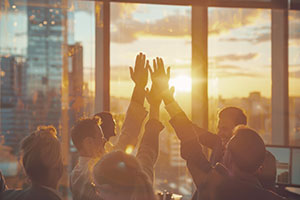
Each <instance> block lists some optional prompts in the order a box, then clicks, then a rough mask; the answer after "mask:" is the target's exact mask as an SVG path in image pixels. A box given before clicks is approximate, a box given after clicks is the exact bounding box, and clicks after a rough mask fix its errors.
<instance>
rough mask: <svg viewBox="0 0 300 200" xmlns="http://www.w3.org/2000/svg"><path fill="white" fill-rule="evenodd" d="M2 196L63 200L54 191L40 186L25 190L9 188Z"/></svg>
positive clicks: (13, 199)
mask: <svg viewBox="0 0 300 200" xmlns="http://www.w3.org/2000/svg"><path fill="white" fill-rule="evenodd" d="M0 197H1V198H0V199H1V200H62V199H61V197H59V196H58V195H57V194H55V193H54V192H52V191H50V190H48V189H46V188H43V187H40V186H32V187H30V188H28V189H25V190H7V191H5V192H3V193H2V194H1V195H0Z"/></svg>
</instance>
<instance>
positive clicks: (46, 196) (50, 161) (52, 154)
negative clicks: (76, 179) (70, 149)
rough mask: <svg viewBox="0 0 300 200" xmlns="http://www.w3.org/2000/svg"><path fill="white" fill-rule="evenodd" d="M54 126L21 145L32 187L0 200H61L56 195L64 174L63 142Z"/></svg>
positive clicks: (42, 127) (4, 195)
mask: <svg viewBox="0 0 300 200" xmlns="http://www.w3.org/2000/svg"><path fill="white" fill-rule="evenodd" d="M56 134H57V133H56V130H55V128H54V127H53V126H40V127H38V128H37V130H36V131H34V132H33V133H31V134H30V135H29V136H27V137H25V138H24V139H23V141H22V142H21V155H22V159H21V161H22V165H23V168H24V171H25V173H26V175H27V176H28V178H29V180H30V181H31V186H30V187H29V188H28V189H25V190H7V191H5V192H3V194H2V196H1V198H0V199H1V200H6V199H10V200H32V199H43V200H61V197H60V195H59V194H58V192H57V190H56V189H57V185H58V181H59V179H60V178H61V176H62V173H63V162H62V153H61V146H60V142H59V141H58V139H57V136H56Z"/></svg>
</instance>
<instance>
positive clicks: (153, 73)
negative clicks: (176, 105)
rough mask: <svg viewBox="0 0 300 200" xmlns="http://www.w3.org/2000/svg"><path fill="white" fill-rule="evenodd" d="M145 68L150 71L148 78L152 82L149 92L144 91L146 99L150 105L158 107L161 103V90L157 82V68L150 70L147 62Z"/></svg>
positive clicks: (158, 72)
mask: <svg viewBox="0 0 300 200" xmlns="http://www.w3.org/2000/svg"><path fill="white" fill-rule="evenodd" d="M153 63H155V62H153ZM155 66H156V63H155ZM146 67H147V69H148V70H149V71H150V77H151V81H152V86H151V90H150V91H149V90H148V89H147V91H146V99H147V101H148V103H149V104H150V105H152V106H158V107H159V106H160V104H161V101H162V97H161V89H160V87H159V84H158V80H157V79H158V78H159V76H160V71H159V70H158V69H157V67H154V69H153V70H152V69H151V67H150V65H149V62H147V64H146Z"/></svg>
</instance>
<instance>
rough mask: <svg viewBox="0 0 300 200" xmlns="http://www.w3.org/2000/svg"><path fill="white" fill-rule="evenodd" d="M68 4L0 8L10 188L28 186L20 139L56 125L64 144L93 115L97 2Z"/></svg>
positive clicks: (4, 4) (0, 122) (1, 161)
mask: <svg viewBox="0 0 300 200" xmlns="http://www.w3.org/2000/svg"><path fill="white" fill-rule="evenodd" d="M66 2H68V4H67V5H65V4H64V3H62V2H61V1H51V2H50V1H39V3H36V1H1V4H0V5H1V13H0V67H1V71H0V73H1V76H0V81H1V83H0V88H1V95H0V98H1V108H0V109H1V110H0V114H1V115H0V116H1V118H0V131H1V143H0V152H1V153H0V169H1V170H2V172H3V174H4V175H5V177H6V179H7V183H8V186H9V187H12V188H14V187H20V186H22V185H26V182H25V181H24V180H23V178H24V175H23V174H22V170H21V168H20V166H19V164H18V152H19V142H20V141H21V140H22V138H24V137H25V136H26V135H28V134H29V133H31V132H32V131H33V130H35V129H36V127H37V126H38V125H54V126H55V127H56V129H57V130H58V133H59V137H60V138H61V140H63V137H62V135H63V134H66V135H68V132H69V128H70V127H71V126H72V125H73V123H74V121H75V120H77V119H78V118H79V117H82V116H84V115H90V114H92V113H93V112H94V96H95V94H94V93H95V89H94V88H95V87H94V85H95V83H94V82H95V81H94V77H95V75H94V71H95V70H94V68H95V20H94V19H95V16H94V2H74V1H66ZM67 144H68V142H67ZM63 148H68V146H66V147H63ZM65 164H67V163H65ZM70 167H71V165H70ZM63 181H65V182H64V183H66V181H67V180H63Z"/></svg>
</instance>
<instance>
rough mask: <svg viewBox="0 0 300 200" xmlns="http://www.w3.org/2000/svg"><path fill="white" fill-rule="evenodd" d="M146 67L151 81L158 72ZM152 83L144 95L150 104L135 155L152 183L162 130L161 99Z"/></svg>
mask: <svg viewBox="0 0 300 200" xmlns="http://www.w3.org/2000/svg"><path fill="white" fill-rule="evenodd" d="M147 67H148V68H149V70H150V74H151V79H152V80H153V78H155V76H156V75H157V73H158V71H157V69H156V68H154V71H152V70H151V68H150V66H149V64H148V65H147ZM153 83H155V82H153V81H152V86H151V90H150V92H148V91H147V95H146V97H147V101H148V103H149V104H150V114H149V121H148V122H147V124H146V126H145V133H144V136H143V139H142V142H141V144H140V148H139V150H138V153H137V158H138V159H139V160H140V162H141V164H142V167H143V169H144V171H145V172H146V173H147V175H148V176H149V178H150V180H151V182H152V183H153V180H154V172H153V171H154V165H155V163H156V160H157V158H158V152H159V133H160V132H161V131H162V130H163V128H164V126H163V125H162V123H161V122H160V121H159V110H160V104H161V101H162V99H161V96H160V95H159V93H158V92H159V90H158V89H159V88H158V87H157V85H155V84H153Z"/></svg>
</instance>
